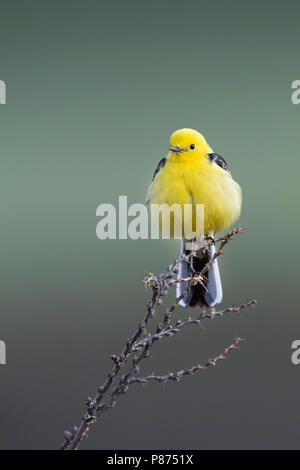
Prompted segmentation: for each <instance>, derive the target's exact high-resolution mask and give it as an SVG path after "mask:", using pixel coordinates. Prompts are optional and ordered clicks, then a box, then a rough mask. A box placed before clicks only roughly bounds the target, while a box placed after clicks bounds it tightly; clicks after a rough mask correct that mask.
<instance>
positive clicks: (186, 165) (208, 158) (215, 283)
mask: <svg viewBox="0 0 300 470" xmlns="http://www.w3.org/2000/svg"><path fill="white" fill-rule="evenodd" d="M147 203H148V204H149V205H150V206H152V205H160V206H161V205H164V206H161V207H162V208H164V210H161V213H160V216H161V217H160V227H161V230H162V232H163V233H164V230H165V229H164V227H163V226H162V217H163V216H164V211H165V212H167V211H166V208H167V209H170V207H171V206H173V205H174V204H175V205H177V208H178V207H180V208H181V210H182V213H181V214H183V215H181V216H180V217H177V216H176V212H174V211H173V212H170V210H169V212H168V216H169V225H170V227H169V230H170V232H169V233H170V235H171V236H176V238H178V237H180V238H181V239H182V240H181V254H187V253H188V251H189V250H188V249H186V241H187V240H188V239H190V237H187V236H186V233H187V232H188V233H189V231H191V230H192V233H193V234H194V239H197V240H200V239H201V237H202V243H203V235H207V236H210V237H212V238H213V237H214V235H215V234H216V233H217V232H220V231H221V230H223V229H225V228H227V227H228V226H230V225H231V224H232V223H233V222H234V221H235V220H236V219H237V218H238V217H239V215H240V212H241V205H242V196H241V188H240V186H239V185H238V183H236V182H235V181H234V180H233V178H232V176H231V174H230V171H229V169H228V167H227V164H226V162H225V160H224V159H223V158H222V157H221V156H220V155H218V154H216V153H214V152H213V150H212V149H211V147H210V146H209V145H208V143H207V142H206V140H205V138H204V136H203V135H202V134H200V133H199V132H198V131H196V130H194V129H179V130H177V131H175V132H174V133H173V134H172V135H171V138H170V148H169V153H168V155H167V157H166V158H163V159H162V160H161V161H160V162H159V164H158V166H157V168H156V170H155V172H154V176H153V180H152V184H151V185H150V187H149V189H148V194H147ZM197 204H201V205H203V207H204V221H203V228H202V231H201V232H200V231H199V229H198V227H197V217H198V214H199V213H198V212H197V210H196V207H197V206H196V205H197ZM185 205H190V207H191V211H190V212H186V213H185V212H184V207H185ZM187 227H189V229H187ZM197 230H198V231H197ZM202 246H203V245H202ZM214 253H215V248H214V245H213V244H212V245H211V247H210V251H209V253H207V254H204V252H203V250H202V251H201V250H200V251H198V252H197V256H194V257H193V259H192V261H191V262H190V263H188V262H185V263H182V264H181V267H180V270H179V274H178V277H179V278H185V277H188V276H189V275H190V274H191V270H192V271H193V272H200V271H201V269H202V268H203V266H204V265H205V264H206V263H207V262H208V261H209V260H210V259H211V258H212V256H213V255H214ZM186 288H187V284H186V283H185V282H180V283H178V284H177V296H180V295H182V294H183V292H184V291H185V289H186ZM222 297H223V293H222V284H221V279H220V274H219V268H218V263H217V260H215V262H214V263H213V265H212V267H211V268H210V269H209V271H208V273H207V282H206V285H205V286H201V285H200V284H197V285H196V286H193V287H192V288H191V290H190V291H189V293H188V294H187V295H186V296H185V297H184V298H183V299H182V300H181V302H180V305H182V306H184V307H187V306H195V305H201V306H203V305H205V306H209V307H212V306H214V305H216V304H217V303H220V302H221V301H222Z"/></svg>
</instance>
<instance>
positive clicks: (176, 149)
mask: <svg viewBox="0 0 300 470" xmlns="http://www.w3.org/2000/svg"><path fill="white" fill-rule="evenodd" d="M169 150H170V152H184V149H181V148H180V147H178V146H177V145H176V147H169Z"/></svg>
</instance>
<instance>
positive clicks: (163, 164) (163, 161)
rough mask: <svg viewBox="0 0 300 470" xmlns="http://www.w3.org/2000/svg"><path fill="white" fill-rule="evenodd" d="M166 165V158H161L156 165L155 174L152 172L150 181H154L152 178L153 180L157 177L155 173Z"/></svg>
mask: <svg viewBox="0 0 300 470" xmlns="http://www.w3.org/2000/svg"><path fill="white" fill-rule="evenodd" d="M166 163H167V159H166V158H162V159H161V160H160V162H159V164H158V165H157V167H156V170H155V172H154V175H153V178H152V181H153V180H154V178H155V176H156V175H157V173H158V172H159V170H160V169H161V168H163V167H164V166H165V164H166Z"/></svg>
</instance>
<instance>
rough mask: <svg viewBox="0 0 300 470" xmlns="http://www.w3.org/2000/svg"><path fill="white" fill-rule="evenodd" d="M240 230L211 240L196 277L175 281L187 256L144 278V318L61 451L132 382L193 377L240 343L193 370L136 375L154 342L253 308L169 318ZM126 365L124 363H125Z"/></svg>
mask: <svg viewBox="0 0 300 470" xmlns="http://www.w3.org/2000/svg"><path fill="white" fill-rule="evenodd" d="M241 231H242V229H241V227H238V228H237V229H234V230H231V231H230V232H229V233H228V234H227V235H225V236H224V237H221V238H219V239H217V240H215V243H216V244H219V245H218V248H217V249H216V253H215V255H214V257H213V259H212V260H211V261H210V262H209V263H207V264H206V265H205V266H204V268H203V270H202V271H201V273H200V274H197V276H193V277H191V278H188V279H179V280H178V279H177V278H176V275H177V273H178V269H179V266H180V264H181V263H183V262H184V261H186V260H188V259H189V257H190V256H191V253H190V254H189V255H185V256H182V257H181V258H180V259H179V260H177V261H175V262H174V263H173V264H172V265H171V266H170V267H169V269H168V270H167V272H166V273H164V274H161V275H160V276H155V275H154V274H151V273H149V274H148V275H147V276H146V277H145V279H144V285H145V286H147V287H150V288H151V289H152V297H151V300H150V302H149V303H148V304H147V308H146V312H145V314H144V318H143V320H142V321H141V322H139V324H138V326H137V328H136V330H135V331H134V333H133V334H132V335H131V336H130V338H128V339H127V341H126V343H125V346H124V348H123V350H122V351H121V353H120V354H119V355H115V354H113V355H111V360H112V362H113V368H112V370H111V372H110V373H109V374H108V376H107V378H106V380H105V381H104V383H103V385H101V386H100V387H99V388H98V391H97V393H96V394H95V396H94V398H93V399H92V398H90V397H89V398H88V399H87V400H86V411H85V413H84V415H83V417H82V419H81V422H80V424H79V425H78V426H74V427H73V429H72V431H65V434H64V442H63V443H62V445H61V449H64V450H76V449H78V448H79V446H80V443H81V441H82V439H83V438H84V437H87V436H88V432H89V430H90V428H91V426H92V425H93V424H94V423H95V422H96V421H97V420H98V419H99V417H100V416H101V414H102V413H104V412H105V411H107V410H109V409H111V408H113V407H114V406H115V405H116V403H117V400H118V397H119V396H120V395H121V394H125V393H126V392H127V391H128V390H129V388H130V386H131V385H133V384H135V383H142V384H145V383H148V382H151V381H158V382H168V381H179V380H180V379H181V378H182V377H184V376H187V375H193V374H195V373H196V372H200V371H201V370H206V369H207V368H208V367H210V366H213V365H216V364H217V362H219V361H220V360H221V359H225V358H226V357H227V356H228V354H229V352H230V351H232V350H234V349H237V345H238V344H239V343H240V342H241V341H242V340H241V338H239V337H237V338H235V339H234V341H233V342H232V344H231V345H230V346H227V347H226V348H225V349H224V350H223V352H222V353H221V354H219V355H217V356H216V357H215V358H213V359H209V360H208V361H207V362H206V363H204V364H197V365H195V366H193V367H190V368H187V369H185V370H180V371H177V372H170V373H167V374H165V375H155V374H152V375H148V376H140V377H138V374H139V373H140V372H141V366H142V363H143V361H144V360H145V359H147V358H149V357H150V350H151V348H152V347H153V345H154V344H155V343H156V342H159V341H161V340H162V339H168V338H169V337H171V336H173V335H175V334H177V333H179V332H180V331H182V330H183V329H184V328H186V327H188V326H190V325H196V326H200V327H203V325H202V321H203V320H205V319H214V318H218V317H220V316H223V315H224V314H225V313H228V312H237V313H240V311H241V310H243V309H246V308H248V307H252V306H254V305H255V304H256V303H257V302H256V300H250V301H247V302H244V303H242V304H241V305H239V306H233V305H232V306H230V307H227V308H224V309H223V310H219V311H215V309H211V310H208V311H203V312H201V313H200V315H199V316H198V317H197V318H191V317H189V318H188V319H187V320H177V321H176V322H175V321H174V322H172V315H173V312H174V310H175V309H176V307H177V306H178V304H179V302H180V300H181V298H182V297H184V296H185V295H186V294H187V292H188V290H189V287H190V286H191V285H193V284H195V283H197V282H200V283H202V282H203V275H204V274H205V272H206V271H207V270H208V269H209V268H210V266H211V265H212V263H213V262H214V260H215V259H216V257H218V256H220V255H222V254H223V249H224V247H225V246H226V245H227V243H229V242H230V241H231V240H232V238H233V237H234V235H237V234H239V233H241ZM177 282H188V288H187V289H186V291H185V292H184V293H183V294H182V295H181V296H180V297H178V298H177V299H176V300H175V301H174V302H173V304H172V305H171V306H170V307H169V308H167V309H166V310H165V311H164V313H163V316H162V318H161V320H160V321H159V320H158V321H157V323H156V325H154V328H153V331H152V332H150V331H149V332H148V331H147V329H149V328H150V326H151V320H153V318H154V316H155V314H156V313H157V309H158V307H159V306H162V299H163V297H165V296H166V295H167V294H168V291H169V288H170V287H173V286H176V283H177ZM130 359H131V361H130V363H129V364H128V362H129V360H130Z"/></svg>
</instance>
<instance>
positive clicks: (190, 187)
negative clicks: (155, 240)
mask: <svg viewBox="0 0 300 470" xmlns="http://www.w3.org/2000/svg"><path fill="white" fill-rule="evenodd" d="M148 201H149V204H150V205H152V204H158V205H161V204H166V205H167V206H172V205H173V204H178V205H180V206H181V208H182V211H183V208H184V205H185V204H191V205H192V207H193V210H192V213H191V215H189V214H187V215H186V216H185V217H184V216H183V217H182V220H181V221H180V220H178V219H176V215H175V217H174V213H171V215H170V224H171V236H174V235H175V236H176V237H180V236H181V237H182V238H184V233H185V226H186V225H188V226H189V227H193V230H195V229H196V209H195V208H196V204H203V206H204V233H205V234H208V233H216V232H220V231H221V230H223V229H225V228H226V227H228V226H229V225H231V224H232V223H233V222H234V221H235V220H236V219H237V218H238V217H239V215H240V211H241V203H242V197H241V188H240V186H239V185H238V184H237V183H236V182H235V181H234V180H233V179H232V177H231V175H230V174H229V173H228V172H227V171H226V170H224V169H223V168H221V167H220V166H218V165H217V164H216V163H215V162H211V161H210V160H209V159H208V158H207V157H205V158H196V157H195V158H190V157H189V158H185V157H181V158H172V156H171V157H170V155H169V156H168V159H167V163H166V165H165V166H164V167H163V168H162V169H161V170H160V171H159V172H158V174H157V175H156V177H155V179H154V181H153V183H152V184H151V186H150V188H149V190H148ZM163 213H164V211H162V214H163ZM182 213H184V212H182ZM160 225H161V218H160ZM161 230H162V232H164V230H163V227H162V225H161ZM199 235H200V233H197V235H196V236H199Z"/></svg>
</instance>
